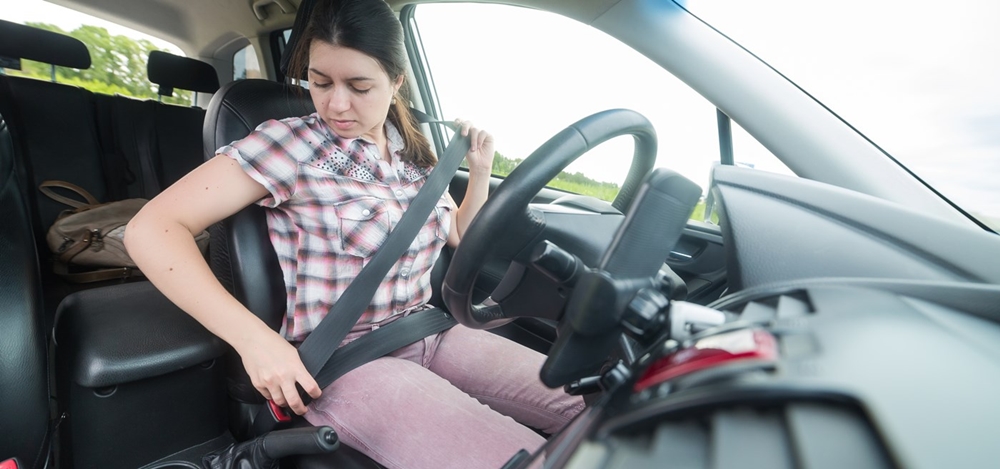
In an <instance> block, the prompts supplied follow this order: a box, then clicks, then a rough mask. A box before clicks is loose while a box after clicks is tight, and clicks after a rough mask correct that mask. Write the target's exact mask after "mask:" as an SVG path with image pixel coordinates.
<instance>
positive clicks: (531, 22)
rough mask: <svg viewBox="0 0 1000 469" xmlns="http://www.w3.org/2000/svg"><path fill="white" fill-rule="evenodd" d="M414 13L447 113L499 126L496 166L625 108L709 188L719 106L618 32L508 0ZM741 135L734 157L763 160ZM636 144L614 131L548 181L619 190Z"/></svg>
mask: <svg viewBox="0 0 1000 469" xmlns="http://www.w3.org/2000/svg"><path fill="white" fill-rule="evenodd" d="M415 18H416V21H417V26H418V28H419V33H420V37H421V39H422V41H423V46H424V49H425V51H426V55H427V62H428V67H429V68H430V69H431V72H432V75H433V80H434V85H435V88H436V91H437V94H438V97H439V100H440V104H441V110H442V113H443V117H444V118H447V119H453V118H456V117H461V118H465V119H470V120H472V121H473V122H475V123H476V124H477V125H478V126H480V127H482V128H484V129H487V130H489V131H490V132H492V133H493V134H494V135H495V136H496V138H497V152H498V155H497V157H496V159H495V161H496V163H495V165H494V170H495V173H496V174H497V175H500V176H502V175H505V174H506V173H507V172H509V171H510V169H512V168H513V167H514V165H515V164H516V163H517V162H519V161H520V160H522V159H524V158H526V157H527V156H528V155H530V154H531V153H532V152H533V151H534V150H535V149H536V148H538V147H539V146H540V145H541V144H542V143H544V142H545V141H546V140H547V139H548V138H550V137H551V136H553V135H555V134H556V133H558V132H559V131H560V130H562V129H564V128H566V127H567V126H569V125H570V124H572V123H574V122H576V121H577V120H579V119H581V118H583V117H586V116H588V115H591V114H593V113H596V112H599V111H603V110H607V109H613V108H628V109H632V110H635V111H637V112H639V113H640V114H643V115H644V116H646V118H648V119H649V120H650V122H651V123H652V124H653V126H654V127H655V129H656V133H657V137H658V142H659V151H658V156H657V160H656V166H659V167H667V168H670V169H673V170H675V171H677V172H679V173H681V174H683V175H684V176H685V177H687V178H689V179H691V180H692V181H694V182H696V183H697V184H699V185H700V186H701V187H702V190H703V192H704V190H705V188H706V187H707V185H708V182H709V181H708V179H709V171H710V170H711V168H712V166H713V165H714V164H715V163H716V162H718V161H719V134H718V127H717V118H716V110H715V107H714V106H712V105H711V103H709V102H708V101H707V100H705V99H704V98H703V97H701V96H700V95H698V94H697V93H696V92H695V91H693V90H692V89H691V88H689V87H688V86H687V85H685V84H684V83H682V82H681V81H680V80H678V79H677V78H676V77H674V76H673V75H671V74H670V73H668V72H666V71H665V70H664V69H663V68H661V67H660V66H658V65H656V64H655V63H653V62H652V61H650V60H649V59H647V58H646V57H644V56H642V55H641V54H639V53H638V52H636V51H635V50H633V49H631V48H630V47H628V46H626V45H624V44H622V43H621V42H619V41H618V40H616V39H614V38H612V37H610V36H608V35H606V34H604V33H603V32H600V31H598V30H596V29H594V28H591V27H589V26H586V25H583V24H581V23H578V22H575V21H572V20H569V19H567V18H564V17H561V16H558V15H554V14H550V13H546V12H539V11H535V10H529V9H525V8H519V7H513V6H505V5H479V4H422V5H420V6H419V7H418V8H417V9H416V13H415ZM463 18H490V19H491V21H488V22H484V21H479V20H477V21H464V20H463ZM455 38H462V39H461V40H460V41H458V40H455ZM733 127H734V129H735V128H736V127H737V126H735V125H734V126H733ZM747 137H749V136H747ZM751 140H752V138H751ZM734 145H735V147H736V148H735V152H736V160H737V161H758V160H760V161H763V159H762V156H761V150H763V147H760V145H759V144H757V147H753V146H752V145H751V144H749V143H748V142H746V141H744V139H743V138H742V137H740V138H737V141H736V142H735V144H734ZM632 151H633V144H632V139H631V137H619V138H616V139H613V140H611V141H608V142H606V143H604V144H602V145H600V146H599V147H598V148H596V149H594V150H591V151H590V152H588V153H587V154H586V155H584V156H583V157H581V158H580V159H578V160H577V161H576V162H575V163H573V164H572V165H570V167H569V168H567V169H566V171H565V172H564V174H563V175H561V176H560V177H558V178H557V179H556V180H555V181H554V182H552V183H550V185H551V186H553V187H557V188H561V189H564V190H569V191H572V192H576V193H582V194H586V195H593V196H596V197H599V198H602V199H604V200H612V199H613V198H614V196H615V194H616V193H617V191H618V187H619V186H620V185H621V183H622V182H623V181H624V180H625V176H626V174H627V173H628V168H629V164H630V161H631V156H632ZM741 152H746V155H743V154H741ZM763 152H764V153H767V150H763ZM768 154H769V153H768ZM771 159H772V160H774V161H777V160H776V159H774V157H773V156H771ZM755 166H756V164H755ZM767 166H768V167H770V166H771V165H770V164H769V165H767ZM785 171H786V172H787V170H785Z"/></svg>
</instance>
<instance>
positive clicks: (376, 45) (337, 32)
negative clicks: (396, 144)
mask: <svg viewBox="0 0 1000 469" xmlns="http://www.w3.org/2000/svg"><path fill="white" fill-rule="evenodd" d="M312 41H323V42H326V43H329V44H332V45H335V46H340V47H347V48H350V49H354V50H356V51H358V52H361V53H362V54H365V55H367V56H369V57H372V58H373V59H375V60H376V61H377V62H378V63H379V65H380V66H381V67H382V70H383V71H385V73H386V74H387V75H388V76H389V80H390V81H392V82H395V81H396V80H397V79H398V78H399V77H400V76H403V77H404V78H403V86H401V87H400V88H399V91H398V92H396V95H395V96H394V98H395V99H394V100H393V104H391V105H390V106H389V114H388V116H387V118H388V119H389V121H390V122H392V124H393V125H394V126H396V129H398V130H399V133H400V135H402V136H403V143H404V145H405V147H404V148H403V151H402V158H403V160H404V161H409V162H411V163H413V164H415V165H417V166H421V167H430V166H434V164H436V163H437V157H436V156H435V155H434V152H433V151H431V146H430V142H428V141H427V137H425V136H424V134H423V133H421V132H420V127H419V124H418V123H417V121H416V119H415V118H414V117H413V114H412V113H411V112H410V108H409V106H408V103H409V102H410V100H409V88H408V86H407V83H406V69H407V61H406V51H405V48H404V47H403V26H402V25H401V24H400V23H399V20H398V19H396V15H395V13H393V11H392V8H390V7H389V5H388V4H387V3H385V1H384V0H316V5H315V6H314V7H313V10H312V12H311V15H310V17H309V19H308V21H307V22H306V27H305V29H303V30H302V33H301V34H300V35H299V37H298V41H297V42H296V44H294V47H295V49H294V50H292V51H291V53H292V56H291V58H290V60H289V62H288V70H287V75H288V76H289V77H305V76H307V73H306V72H307V69H308V67H309V49H310V46H311V45H312Z"/></svg>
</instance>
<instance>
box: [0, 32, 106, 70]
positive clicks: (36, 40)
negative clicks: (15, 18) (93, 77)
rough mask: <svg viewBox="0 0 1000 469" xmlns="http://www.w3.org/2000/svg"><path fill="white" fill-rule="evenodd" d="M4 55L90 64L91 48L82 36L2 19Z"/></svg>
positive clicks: (0, 53)
mask: <svg viewBox="0 0 1000 469" xmlns="http://www.w3.org/2000/svg"><path fill="white" fill-rule="evenodd" d="M0 57H7V58H11V59H28V60H34V61H37V62H45V63H47V64H52V65H57V66H60V67H71V68H78V69H81V70H84V69H88V68H90V52H88V51H87V46H86V45H84V44H83V43H82V42H80V40H79V39H76V38H72V37H69V36H67V35H65V34H59V33H54V32H52V31H46V30H44V29H39V28H33V27H31V26H25V25H23V24H17V23H12V22H10V21H4V20H0Z"/></svg>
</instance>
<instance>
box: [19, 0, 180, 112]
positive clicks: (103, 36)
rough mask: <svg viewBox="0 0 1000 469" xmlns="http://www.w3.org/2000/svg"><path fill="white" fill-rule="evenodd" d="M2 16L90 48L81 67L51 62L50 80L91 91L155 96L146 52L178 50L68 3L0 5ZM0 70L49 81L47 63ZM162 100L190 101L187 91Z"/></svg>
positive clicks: (23, 62)
mask: <svg viewBox="0 0 1000 469" xmlns="http://www.w3.org/2000/svg"><path fill="white" fill-rule="evenodd" d="M0 17H2V18H3V19H4V20H7V21H12V22H14V23H20V24H24V25H27V26H32V27H36V28H40V29H45V30H48V31H53V32H56V33H60V34H65V35H68V36H71V37H74V38H76V39H78V40H80V41H81V42H83V43H84V45H86V46H87V49H88V50H89V51H90V59H91V66H90V68H89V69H87V70H78V69H75V68H67V67H55V81H57V82H59V83H65V84H69V85H75V86H79V87H81V88H84V89H86V90H89V91H91V92H94V93H100V94H109V95H115V94H119V95H123V96H130V97H133V98H140V99H157V96H158V95H157V86H156V85H155V84H153V83H152V82H150V81H149V79H148V78H147V75H146V61H147V60H148V58H149V53H150V52H151V51H154V50H162V51H165V52H169V53H171V54H174V55H181V56H183V55H184V53H183V52H181V51H180V49H178V48H177V47H176V46H174V45H173V44H170V43H168V42H165V41H162V40H159V39H156V38H153V37H151V36H148V35H145V34H142V33H140V32H137V31H134V30H132V29H129V28H125V27H122V26H119V25H116V24H113V23H109V22H107V21H104V20H101V19H99V18H95V17H92V16H90V15H86V14H83V13H79V12H76V11H74V10H70V9H68V8H64V7H59V6H56V5H51V4H48V3H44V2H40V1H36V2H30V1H29V2H25V3H24V4H21V5H20V6H18V7H15V8H11V9H6V8H5V9H3V10H2V11H0ZM0 73H6V74H9V75H12V76H23V77H29V78H37V79H40V80H46V81H50V80H52V78H53V76H52V75H53V73H52V66H51V65H50V64H46V63H41V62H34V61H31V60H22V61H21V64H20V70H16V69H14V68H13V67H12V68H6V69H3V70H2V72H0ZM163 101H164V102H168V103H172V104H181V105H187V106H190V105H191V102H192V93H191V92H189V91H181V90H175V92H174V96H173V97H164V98H163Z"/></svg>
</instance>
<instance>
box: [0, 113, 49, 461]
mask: <svg viewBox="0 0 1000 469" xmlns="http://www.w3.org/2000/svg"><path fill="white" fill-rule="evenodd" d="M13 153H14V149H13V146H12V144H11V140H10V133H9V132H8V130H7V126H6V123H5V122H4V121H3V116H0V220H3V222H2V223H0V239H2V240H3V241H2V242H0V396H2V398H0V421H2V423H0V461H2V460H5V459H7V458H11V457H13V458H17V459H18V460H19V461H20V463H21V464H22V465H21V466H20V467H21V468H36V467H41V466H42V464H43V462H44V460H45V451H44V449H45V447H46V435H47V434H48V421H49V412H48V396H49V390H48V380H47V374H46V358H45V355H46V353H45V350H46V347H45V334H44V332H43V327H42V298H41V291H40V288H39V283H40V279H39V271H38V257H37V253H36V251H35V247H34V240H33V239H32V238H33V236H32V233H31V224H30V223H29V221H28V220H29V219H28V212H27V207H26V204H25V201H24V199H23V197H22V193H21V190H20V188H19V187H18V181H17V179H18V178H17V177H15V171H14V154H13Z"/></svg>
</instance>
